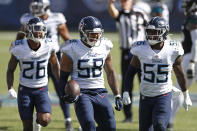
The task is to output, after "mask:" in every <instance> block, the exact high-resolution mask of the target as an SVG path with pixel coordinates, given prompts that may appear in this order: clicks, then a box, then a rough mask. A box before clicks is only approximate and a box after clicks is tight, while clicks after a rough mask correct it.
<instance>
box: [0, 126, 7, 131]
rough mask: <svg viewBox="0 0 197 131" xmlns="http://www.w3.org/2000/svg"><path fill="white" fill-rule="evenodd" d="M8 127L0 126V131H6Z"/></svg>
mask: <svg viewBox="0 0 197 131" xmlns="http://www.w3.org/2000/svg"><path fill="white" fill-rule="evenodd" d="M7 130H8V127H7V126H0V131H7Z"/></svg>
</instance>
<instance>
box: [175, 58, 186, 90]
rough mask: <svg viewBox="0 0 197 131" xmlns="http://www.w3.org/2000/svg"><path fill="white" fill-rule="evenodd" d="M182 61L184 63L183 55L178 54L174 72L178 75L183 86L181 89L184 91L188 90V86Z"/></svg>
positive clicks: (178, 79)
mask: <svg viewBox="0 0 197 131" xmlns="http://www.w3.org/2000/svg"><path fill="white" fill-rule="evenodd" d="M181 63H182V56H178V57H177V58H176V60H175V63H174V65H173V69H174V73H175V75H176V78H177V81H178V83H179V85H180V87H181V90H182V91H183V92H184V91H186V90H187V88H188V87H187V80H186V76H185V74H184V71H183V67H182V64H181Z"/></svg>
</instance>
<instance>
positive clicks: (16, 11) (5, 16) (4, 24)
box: [0, 0, 184, 32]
mask: <svg viewBox="0 0 197 131" xmlns="http://www.w3.org/2000/svg"><path fill="white" fill-rule="evenodd" d="M144 1H146V0H144ZM30 2H31V0H0V30H18V29H19V28H20V17H21V15H22V14H24V13H25V12H29V8H28V5H29V3H30ZM50 2H51V10H52V11H54V12H62V13H63V14H64V15H65V17H66V19H67V26H68V28H69V30H71V31H76V30H77V28H78V23H79V21H80V19H81V18H82V17H84V16H88V15H92V16H95V17H97V18H99V19H100V20H101V22H102V24H103V26H104V29H105V31H115V30H116V25H115V21H114V20H113V19H112V17H110V15H109V13H108V0H50ZM119 2H120V0H116V3H115V4H116V5H117V7H120V4H119ZM149 2H151V0H149ZM165 3H166V4H167V6H168V9H169V24H170V31H171V32H179V31H180V30H181V24H182V23H183V20H184V14H183V10H182V8H181V0H165Z"/></svg>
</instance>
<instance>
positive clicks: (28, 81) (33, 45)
mask: <svg viewBox="0 0 197 131" xmlns="http://www.w3.org/2000/svg"><path fill="white" fill-rule="evenodd" d="M26 28H27V32H26V37H27V39H22V40H16V41H14V42H13V43H12V44H11V47H10V53H11V58H10V60H9V64H8V69H7V86H8V90H9V95H10V97H11V98H17V100H18V109H19V114H20V118H21V120H22V122H23V131H32V130H33V131H40V125H41V126H44V127H45V126H47V125H48V124H49V122H50V119H51V102H50V99H49V96H48V86H47V85H48V72H47V66H48V63H50V64H51V67H52V68H51V69H52V72H53V74H54V76H55V78H56V80H57V81H58V80H59V75H60V67H59V62H58V59H57V56H56V51H58V48H56V46H55V42H56V41H53V40H52V39H48V38H46V33H47V28H46V25H45V23H44V22H43V21H42V19H40V18H39V17H33V18H31V19H30V20H29V22H28V23H27V24H26ZM18 64H19V65H20V81H19V88H18V96H17V93H16V92H15V90H14V87H13V83H14V71H15V70H16V67H17V65H18ZM34 107H35V108H36V112H37V116H36V117H37V118H36V123H37V124H36V125H37V126H35V127H34V128H33V126H32V123H33V111H34Z"/></svg>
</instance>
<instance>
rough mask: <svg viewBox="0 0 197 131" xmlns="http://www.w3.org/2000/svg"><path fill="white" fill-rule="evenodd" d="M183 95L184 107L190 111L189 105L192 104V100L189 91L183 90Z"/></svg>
mask: <svg viewBox="0 0 197 131" xmlns="http://www.w3.org/2000/svg"><path fill="white" fill-rule="evenodd" d="M183 96H184V101H183V107H184V108H185V110H186V111H188V110H189V106H192V101H191V99H190V96H189V91H188V90H186V91H185V92H183Z"/></svg>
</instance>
